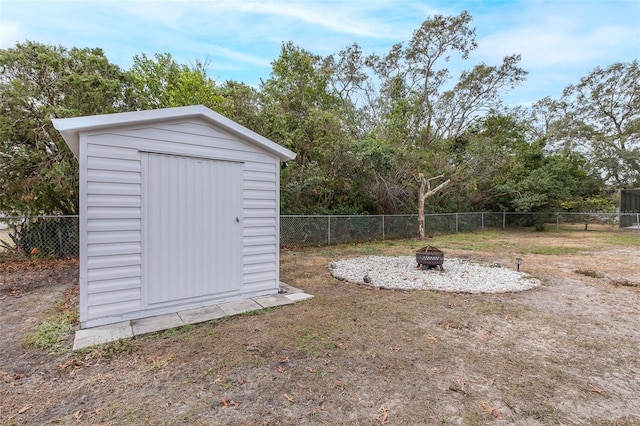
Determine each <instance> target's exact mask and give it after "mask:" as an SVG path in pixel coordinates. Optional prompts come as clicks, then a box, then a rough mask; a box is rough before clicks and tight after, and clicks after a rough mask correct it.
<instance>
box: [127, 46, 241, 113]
mask: <svg viewBox="0 0 640 426" xmlns="http://www.w3.org/2000/svg"><path fill="white" fill-rule="evenodd" d="M208 65H209V63H208V61H199V60H196V61H195V63H194V64H193V65H192V66H187V65H181V64H178V63H177V62H176V61H175V60H174V59H173V57H172V56H171V54H170V53H165V54H155V55H154V57H153V59H152V58H149V57H147V55H145V54H144V53H143V54H141V55H136V56H134V57H133V66H132V67H131V70H130V71H129V72H130V73H131V78H132V81H133V90H132V97H133V98H134V99H135V101H136V107H137V108H138V109H157V108H171V107H178V106H189V105H204V106H206V107H208V108H211V109H213V110H215V111H217V112H219V113H221V114H223V115H227V116H228V115H230V114H231V113H232V112H233V106H232V103H231V102H229V101H228V100H227V99H226V98H225V97H224V96H222V95H221V94H220V90H219V89H218V88H217V86H216V84H215V82H214V81H213V80H211V79H210V78H209V77H207V67H208Z"/></svg>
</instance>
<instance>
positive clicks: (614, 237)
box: [604, 232, 640, 247]
mask: <svg viewBox="0 0 640 426" xmlns="http://www.w3.org/2000/svg"><path fill="white" fill-rule="evenodd" d="M604 239H605V241H606V242H607V243H609V244H612V245H615V246H623V247H630V246H635V247H640V235H638V234H637V233H635V232H634V233H633V234H631V233H619V234H609V235H606V236H605V238H604Z"/></svg>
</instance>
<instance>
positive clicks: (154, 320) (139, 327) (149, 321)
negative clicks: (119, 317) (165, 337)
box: [131, 314, 184, 336]
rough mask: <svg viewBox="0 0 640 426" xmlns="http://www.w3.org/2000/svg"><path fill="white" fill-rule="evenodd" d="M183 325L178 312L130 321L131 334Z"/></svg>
mask: <svg viewBox="0 0 640 426" xmlns="http://www.w3.org/2000/svg"><path fill="white" fill-rule="evenodd" d="M183 325H184V322H182V319H180V317H179V316H178V314H167V315H159V316H157V317H149V318H140V319H137V320H132V321H131V326H132V327H133V334H134V335H136V336H138V335H140V334H145V333H151V332H154V331H160V330H167V329H169V328H174V327H181V326H183Z"/></svg>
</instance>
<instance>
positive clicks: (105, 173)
mask: <svg viewBox="0 0 640 426" xmlns="http://www.w3.org/2000/svg"><path fill="white" fill-rule="evenodd" d="M83 150H84V151H83ZM149 153H156V154H167V155H180V156H187V157H199V158H203V159H210V160H222V161H230V162H235V163H242V170H243V171H242V179H241V187H242V188H241V192H242V195H239V196H241V197H242V199H241V211H242V217H241V219H242V220H241V227H242V230H241V232H242V236H241V243H240V244H241V250H240V251H241V255H239V257H240V258H241V268H242V270H241V283H240V285H239V286H238V291H237V292H235V293H234V296H230V295H229V293H228V292H227V293H225V291H226V290H225V291H222V292H221V295H218V296H219V297H221V298H224V297H230V298H242V297H252V296H255V295H260V294H273V293H275V292H277V289H278V286H279V270H278V268H279V253H278V232H279V222H278V217H279V177H280V176H279V171H280V168H279V167H280V166H279V159H278V158H277V157H276V156H275V155H274V154H271V153H268V152H266V151H264V150H262V149H260V148H258V147H256V146H254V145H253V144H251V143H247V142H244V141H242V140H241V139H240V138H239V137H237V136H236V135H232V134H228V133H225V132H223V131H221V130H219V129H216V128H215V127H214V126H212V125H211V124H210V123H208V122H206V121H204V120H202V121H197V120H195V121H181V122H176V123H170V122H169V123H162V124H154V125H153V126H145V127H143V128H142V127H140V128H132V129H126V128H124V129H122V128H121V129H117V130H110V131H104V130H103V131H101V132H100V133H94V134H84V135H82V143H81V158H82V160H81V168H82V167H83V166H82V164H84V165H85V166H84V167H85V168H86V170H82V171H81V173H84V181H83V182H81V197H83V198H84V201H82V202H81V210H82V212H81V215H83V216H84V218H85V219H83V220H84V222H82V226H83V227H84V230H82V229H81V232H82V233H83V236H84V241H82V242H81V259H82V260H83V261H84V266H81V268H86V273H84V275H83V273H82V272H81V285H83V284H82V281H83V280H84V281H86V288H85V289H84V290H82V289H81V298H82V301H83V302H84V303H85V306H84V307H82V306H81V322H82V325H83V327H87V326H95V325H101V324H106V323H109V322H115V321H117V320H122V319H133V318H142V317H145V316H149V315H156V314H161V313H166V312H175V311H176V310H178V308H180V309H185V308H189V307H195V306H202V305H203V302H202V298H200V299H199V301H197V300H196V301H191V302H193V303H191V302H189V301H188V300H187V301H184V300H183V301H176V302H175V304H174V305H173V306H170V305H171V303H169V302H167V303H162V304H156V305H155V306H154V304H153V303H149V302H150V301H149V300H147V296H146V294H145V271H146V269H145V268H148V267H155V265H145V264H144V262H145V258H146V257H145V256H146V255H145V254H144V250H145V235H144V226H145V225H144V224H143V221H144V209H145V202H146V201H145V195H144V188H143V182H144V179H145V177H144V176H143V169H142V158H143V157H144V156H145V155H148V154H149ZM176 202H177V203H179V201H176ZM184 213H185V219H186V220H189V217H190V216H188V214H189V212H186V211H185V212H184ZM151 214H152V213H151ZM191 220H200V219H198V218H197V217H195V216H193V217H191ZM85 233H86V234H85ZM165 249H168V250H172V247H165ZM225 294H226V296H225ZM213 296H215V295H213ZM163 297H164V296H163ZM167 297H168V296H167ZM196 299H197V298H196ZM163 300H164V299H163ZM210 300H215V297H211V298H210ZM218 301H220V300H218ZM196 302H197V304H196ZM189 303H191V305H190V304H189ZM198 304H199V305H198ZM160 305H161V308H159V306H160Z"/></svg>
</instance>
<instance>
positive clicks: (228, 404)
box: [220, 398, 240, 407]
mask: <svg viewBox="0 0 640 426" xmlns="http://www.w3.org/2000/svg"><path fill="white" fill-rule="evenodd" d="M220 404H222V406H223V407H237V406H238V405H240V403H239V402H236V401H234V400H233V399H227V398H220Z"/></svg>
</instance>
